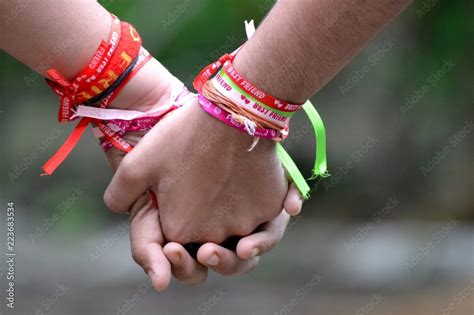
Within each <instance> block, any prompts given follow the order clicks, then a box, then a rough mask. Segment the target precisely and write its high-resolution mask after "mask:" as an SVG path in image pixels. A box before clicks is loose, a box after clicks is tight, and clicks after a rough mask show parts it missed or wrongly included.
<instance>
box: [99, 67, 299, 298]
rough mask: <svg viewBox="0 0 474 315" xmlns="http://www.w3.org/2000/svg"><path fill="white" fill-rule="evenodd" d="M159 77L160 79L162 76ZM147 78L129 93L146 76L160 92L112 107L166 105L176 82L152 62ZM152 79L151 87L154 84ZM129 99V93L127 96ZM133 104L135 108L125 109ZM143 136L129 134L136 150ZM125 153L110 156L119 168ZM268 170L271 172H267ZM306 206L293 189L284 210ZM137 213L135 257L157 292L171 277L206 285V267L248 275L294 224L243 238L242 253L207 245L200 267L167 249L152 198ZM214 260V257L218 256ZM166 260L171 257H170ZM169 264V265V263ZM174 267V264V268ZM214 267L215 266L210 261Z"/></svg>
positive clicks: (277, 222)
mask: <svg viewBox="0 0 474 315" xmlns="http://www.w3.org/2000/svg"><path fill="white" fill-rule="evenodd" d="M158 73H159V74H160V75H157V74H158ZM140 74H141V75H142V78H139V77H137V79H136V80H135V79H134V80H132V81H131V82H130V83H129V85H128V86H127V88H129V87H133V88H137V87H140V88H142V87H143V86H141V85H140V84H137V81H143V80H142V79H145V78H146V77H149V76H150V75H153V79H154V80H158V82H156V81H155V84H157V85H159V88H153V89H152V93H147V94H145V95H144V96H143V95H141V96H140V97H139V99H137V98H136V97H135V98H134V97H131V98H130V97H128V99H127V96H125V97H122V98H121V99H120V101H119V99H117V102H115V103H114V104H112V106H113V107H119V108H129V109H135V110H143V111H144V110H146V109H148V108H149V106H150V105H153V102H155V103H156V102H161V101H162V100H163V99H166V97H167V96H168V94H167V92H168V90H169V88H168V87H169V86H171V82H172V81H173V80H175V79H174V77H172V76H171V74H169V72H167V71H166V70H165V69H164V68H162V67H161V66H160V65H159V63H157V62H156V63H153V64H152V66H149V67H147V68H144V69H143V70H142V71H141V72H140V73H139V75H140ZM150 81H151V80H149V78H148V79H147V80H146V82H150ZM126 95H128V96H130V94H126ZM127 103H133V105H126V106H125V104H127ZM144 105H146V106H144ZM142 136H143V133H128V134H127V135H126V139H127V141H128V142H130V143H131V144H132V145H134V144H136V143H137V142H138V141H139V140H140V138H141V137H142ZM123 156H124V154H123V153H122V152H121V151H118V150H116V149H111V150H109V151H108V152H107V157H108V160H109V162H110V164H111V165H112V167H113V168H114V169H116V168H117V167H118V166H119V164H120V162H121V160H122V158H123ZM264 170H265V171H269V168H268V167H265V168H264ZM301 205H302V200H301V198H300V197H299V193H298V191H297V190H296V189H295V188H294V186H293V185H292V187H291V188H290V190H289V192H288V195H287V198H286V201H285V207H286V208H287V209H288V210H287V211H288V212H290V213H292V214H297V213H298V212H299V211H300V209H301ZM130 210H131V211H132V213H137V214H136V216H135V217H134V219H133V220H132V222H131V230H130V233H131V234H130V235H131V244H132V253H133V256H134V258H135V260H136V261H137V262H138V263H139V264H140V265H141V266H142V267H143V268H144V270H145V271H146V272H147V273H148V274H149V275H150V276H151V279H152V281H153V284H154V286H155V287H156V288H157V289H159V290H160V289H164V288H166V287H167V285H168V283H169V281H170V275H171V272H172V273H173V275H174V276H175V277H176V278H177V279H178V280H180V281H182V282H185V283H199V282H202V281H204V280H205V278H206V276H207V268H206V267H204V266H203V265H207V266H210V267H211V268H212V269H214V270H215V271H216V272H219V273H221V274H227V275H229V274H237V273H243V272H247V271H249V270H251V269H252V268H254V267H255V266H256V264H257V262H258V257H259V255H261V254H263V253H265V252H267V251H268V250H270V249H271V248H272V247H273V246H274V245H275V244H276V243H277V242H278V241H279V240H280V239H281V237H282V236H283V233H284V230H285V228H286V225H287V223H288V220H289V215H288V214H287V213H285V212H284V211H282V212H281V214H280V215H279V216H278V217H277V218H275V219H274V220H272V221H270V222H268V223H266V224H264V225H262V226H261V227H259V229H258V231H256V233H254V234H252V235H250V236H247V237H244V238H242V239H241V240H240V241H239V243H238V245H237V251H236V252H234V251H230V250H228V249H225V248H223V247H222V246H219V245H217V244H214V243H206V244H205V245H203V246H202V247H201V248H200V249H199V251H198V254H197V256H198V259H199V262H201V263H202V264H200V263H198V262H197V261H196V260H194V259H193V258H192V257H191V256H190V255H189V253H188V252H187V251H186V250H185V249H184V247H183V246H182V245H181V244H179V243H175V242H170V243H168V244H166V245H165V246H164V247H163V245H164V242H165V240H164V237H163V235H162V233H161V227H160V224H159V221H158V219H159V213H158V210H157V209H154V208H153V206H152V205H151V203H149V198H148V197H147V196H145V195H143V196H142V197H140V198H139V200H138V201H137V202H136V203H134V204H133V206H132V207H131V209H130ZM214 255H215V256H214ZM165 257H166V258H165ZM212 257H218V260H219V263H218V264H217V265H213V264H209V263H208V262H209V260H211V258H212ZM168 261H169V262H168ZM170 262H171V264H170ZM211 263H213V262H212V261H211Z"/></svg>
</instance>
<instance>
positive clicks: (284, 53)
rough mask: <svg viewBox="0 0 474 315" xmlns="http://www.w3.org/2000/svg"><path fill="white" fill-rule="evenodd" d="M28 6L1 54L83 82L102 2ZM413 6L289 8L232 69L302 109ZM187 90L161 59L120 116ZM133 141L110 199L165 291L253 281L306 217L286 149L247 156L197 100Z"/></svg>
mask: <svg viewBox="0 0 474 315" xmlns="http://www.w3.org/2000/svg"><path fill="white" fill-rule="evenodd" d="M20 2H23V1H20V0H17V1H13V0H12V1H0V12H1V13H2V15H3V17H4V18H3V19H1V20H0V44H1V48H2V49H3V50H5V51H6V52H8V53H9V54H10V55H12V56H13V57H15V58H16V59H18V60H20V61H21V62H22V63H24V64H25V65H27V66H29V67H30V68H32V69H35V70H36V71H37V72H39V73H41V74H43V75H44V74H45V73H44V72H45V70H47V68H54V69H57V70H58V71H59V72H60V73H61V74H62V75H63V76H64V77H65V78H66V79H71V78H74V77H75V75H76V74H77V72H78V71H80V69H83V68H84V67H85V66H86V65H87V63H88V61H89V60H90V58H91V56H92V55H93V54H94V51H95V50H96V49H97V45H98V43H100V42H101V41H102V40H104V39H105V38H107V34H108V33H109V30H110V28H111V25H110V13H109V12H107V10H106V9H104V8H103V7H102V6H101V5H100V4H99V3H98V2H97V1H96V0H82V1H68V0H56V1H54V3H53V2H51V1H47V0H37V1H30V2H28V3H27V4H26V5H25V4H23V3H20ZM411 2H412V0H381V1H375V2H370V1H353V0H347V1H346V0H344V1H333V0H317V1H315V0H298V1H295V0H279V1H277V2H276V4H275V6H274V7H273V8H272V9H271V11H270V13H269V14H268V15H267V17H266V18H265V19H264V21H263V22H262V23H261V24H260V25H259V28H258V29H257V32H256V33H255V35H254V36H253V37H252V39H251V40H249V41H248V42H247V43H245V45H244V46H243V48H242V49H241V50H240V51H239V53H238V55H237V57H236V59H235V60H234V63H233V66H234V68H235V69H236V70H237V71H238V72H239V73H241V74H242V75H243V76H244V77H245V78H246V79H247V80H248V81H249V82H251V83H252V84H253V85H255V86H257V87H258V88H260V89H261V90H263V91H265V92H267V93H269V94H271V95H273V96H275V97H277V98H278V99H280V100H286V101H288V102H292V103H293V104H302V103H304V102H305V101H306V100H307V99H309V98H310V97H311V95H313V94H314V93H316V92H317V91H318V90H319V89H321V87H322V86H324V84H325V83H326V82H328V81H329V80H330V79H331V78H332V77H333V76H335V75H336V74H337V73H338V72H339V71H340V70H341V69H342V68H343V67H344V66H345V65H346V64H347V63H348V62H349V61H350V59H351V58H352V57H353V56H354V55H355V54H356V53H357V52H358V51H360V49H361V48H362V47H364V45H365V44H367V42H369V40H370V39H372V38H373V36H375V35H376V34H377V32H378V31H380V30H381V29H382V28H383V27H384V26H385V25H386V24H387V23H388V22H389V21H390V20H391V19H392V18H393V17H395V16H396V15H398V14H399V13H400V12H402V11H403V10H404V9H405V8H406V7H407V6H408V5H409V4H410V3H411ZM19 8H21V12H20V13H21V14H19V13H18V10H19ZM45 60H47V62H46V64H47V68H44V63H45ZM176 82H177V79H176V78H175V77H174V76H172V75H171V74H170V73H169V72H168V71H167V70H166V69H165V68H164V67H163V66H162V65H161V64H160V63H159V62H158V61H157V60H156V59H152V60H151V61H150V62H148V63H147V64H146V65H145V66H144V67H143V68H142V69H141V70H140V71H139V72H138V73H137V75H136V76H135V77H134V78H133V79H132V80H131V81H130V82H129V83H128V84H127V85H126V86H125V88H124V89H123V91H122V92H121V93H120V94H119V95H118V97H117V98H116V99H115V100H114V101H113V102H112V103H111V104H110V106H109V107H110V108H120V109H133V110H138V111H147V110H149V109H150V108H153V107H156V106H158V105H162V104H166V102H168V101H169V99H170V96H171V91H172V90H173V88H174V87H175V86H176ZM125 139H126V140H127V141H128V142H130V143H131V144H133V145H135V144H136V147H135V148H134V149H133V150H132V151H131V152H130V153H128V154H127V155H125V154H124V153H122V152H120V151H118V150H116V149H111V150H109V151H107V153H106V155H107V158H108V160H109V162H110V164H111V165H112V167H113V168H114V169H116V173H115V175H114V177H113V178H112V181H111V183H110V185H109V186H108V188H107V190H106V191H105V194H104V200H105V203H106V204H107V206H108V207H109V208H110V209H111V210H113V211H115V212H120V213H128V212H130V214H131V228H130V233H131V248H132V254H133V257H134V259H135V260H136V261H137V263H138V264H139V265H140V266H142V267H143V269H144V270H145V271H146V272H147V274H148V275H149V276H150V278H151V281H152V283H153V285H154V287H155V288H156V289H157V290H163V289H165V288H166V287H167V286H168V285H169V282H170V279H171V275H174V276H175V277H176V278H177V279H178V280H181V281H183V282H186V283H199V282H202V281H204V280H205V279H206V276H207V273H208V268H211V269H213V270H215V271H216V272H218V273H221V274H225V275H231V274H239V273H243V272H246V271H249V270H250V269H252V268H254V267H255V266H256V265H257V263H258V259H259V257H260V255H262V254H264V253H265V252H267V251H269V250H270V249H271V248H272V247H273V246H274V245H275V244H276V243H278V241H279V240H280V239H281V238H282V236H283V233H284V230H285V227H286V225H287V224H288V221H289V218H290V216H291V215H296V214H298V213H299V212H300V210H301V207H302V199H301V197H300V195H299V192H298V191H297V190H296V188H295V187H294V186H293V185H289V184H288V179H287V176H286V174H285V171H284V170H283V168H282V165H281V163H280V161H279V159H278V157H277V154H276V149H275V144H274V143H272V142H270V141H268V140H264V139H261V140H260V143H259V144H258V145H257V146H256V147H255V148H254V149H253V150H252V151H251V152H247V148H248V147H249V146H250V144H251V143H252V138H251V137H250V136H249V135H247V134H245V133H242V132H240V131H238V130H236V129H234V128H231V127H229V126H226V125H225V124H223V123H222V122H220V121H218V120H217V119H215V118H213V117H211V116H210V115H208V114H207V113H206V112H204V111H203V110H202V109H201V108H200V107H199V105H198V101H197V99H196V98H190V99H189V101H188V102H186V104H185V105H184V106H183V107H181V108H179V109H177V110H175V111H174V112H172V113H171V114H170V115H168V116H167V117H165V118H164V119H163V120H161V121H160V122H159V123H158V124H157V125H156V126H155V127H154V128H153V129H151V130H150V131H149V132H148V133H146V134H144V133H143V132H142V133H140V132H129V133H127V134H126V135H125ZM150 190H151V191H153V192H154V194H155V195H156V196H157V199H158V205H159V206H158V208H159V209H157V208H156V207H154V206H153V203H152V202H151V201H150V196H149V191H150ZM233 236H237V237H242V238H240V240H238V242H237V244H236V246H234V247H235V250H230V249H228V248H225V247H223V246H221V245H219V244H222V243H223V242H224V243H225V241H226V240H228V238H229V237H233ZM189 243H194V244H200V245H201V246H200V247H199V248H198V250H197V254H196V259H193V258H192V257H191V255H190V254H189V253H188V251H187V250H186V249H185V247H184V245H186V244H189Z"/></svg>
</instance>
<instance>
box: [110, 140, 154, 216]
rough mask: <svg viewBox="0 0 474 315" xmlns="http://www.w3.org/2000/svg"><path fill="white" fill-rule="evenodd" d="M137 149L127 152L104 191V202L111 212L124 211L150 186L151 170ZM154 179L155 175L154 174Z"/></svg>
mask: <svg viewBox="0 0 474 315" xmlns="http://www.w3.org/2000/svg"><path fill="white" fill-rule="evenodd" d="M139 153H140V152H139V150H137V149H134V150H133V151H132V152H130V153H128V154H127V155H126V156H125V157H124V158H123V160H122V162H121V163H120V165H119V167H118V169H117V172H116V173H115V175H114V177H113V178H112V180H111V181H110V184H109V186H108V187H107V189H106V190H105V193H104V202H105V204H106V205H107V207H108V208H109V209H110V210H112V211H113V212H118V213H124V212H128V211H129V210H130V207H131V206H132V204H133V203H134V202H135V201H136V200H137V199H138V198H139V197H140V196H141V195H143V194H144V193H146V191H147V190H148V188H149V187H150V186H151V183H150V182H149V181H148V179H149V178H150V176H149V174H150V173H151V170H149V169H148V167H147V166H148V165H149V163H146V161H143V157H141V156H140V154H139ZM154 177H155V179H156V177H157V176H154Z"/></svg>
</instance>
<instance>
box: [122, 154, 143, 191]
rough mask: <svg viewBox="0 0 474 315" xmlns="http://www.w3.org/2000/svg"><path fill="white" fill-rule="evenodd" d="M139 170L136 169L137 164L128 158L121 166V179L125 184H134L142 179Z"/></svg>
mask: <svg viewBox="0 0 474 315" xmlns="http://www.w3.org/2000/svg"><path fill="white" fill-rule="evenodd" d="M138 170H139V168H137V167H135V162H134V161H133V159H131V158H130V157H129V156H126V157H125V158H124V159H123V160H122V163H121V164H120V177H121V179H122V180H123V181H124V182H125V183H131V184H133V183H134V182H136V181H137V180H138V179H140V173H139V172H138Z"/></svg>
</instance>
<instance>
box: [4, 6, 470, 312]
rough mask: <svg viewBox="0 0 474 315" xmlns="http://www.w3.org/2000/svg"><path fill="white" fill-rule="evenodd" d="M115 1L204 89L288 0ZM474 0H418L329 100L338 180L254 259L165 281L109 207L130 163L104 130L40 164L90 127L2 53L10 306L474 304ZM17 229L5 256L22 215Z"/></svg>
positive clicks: (295, 146)
mask: <svg viewBox="0 0 474 315" xmlns="http://www.w3.org/2000/svg"><path fill="white" fill-rule="evenodd" d="M295 1H296V0H295ZM100 2H101V3H102V4H103V5H104V6H106V7H107V8H108V9H109V10H110V11H111V12H113V13H115V14H116V15H118V16H119V17H120V18H121V19H123V20H127V21H129V22H131V23H133V24H134V25H135V26H136V27H137V28H138V30H139V31H140V33H141V35H142V37H143V39H144V45H145V46H146V47H147V48H148V49H149V50H150V51H151V52H152V53H153V55H154V56H155V57H156V58H157V59H158V60H160V61H161V62H162V63H163V64H164V65H165V66H166V67H168V68H169V69H170V70H171V72H173V73H174V74H175V75H177V76H178V77H179V78H181V79H182V80H183V81H185V82H186V83H187V84H188V85H189V84H190V83H191V81H192V78H193V77H194V75H196V74H197V72H198V71H199V70H200V69H201V68H202V67H203V66H205V65H207V64H208V63H210V62H211V61H213V60H215V59H216V58H217V57H219V56H220V55H221V54H222V53H224V52H227V51H232V50H233V49H234V48H236V47H237V46H239V45H240V44H241V43H242V42H243V40H244V36H245V33H244V27H243V21H244V20H245V19H252V18H253V19H255V20H256V23H257V24H258V23H259V22H260V21H261V20H262V18H263V17H264V15H265V14H266V13H267V12H268V10H269V9H270V8H271V6H272V5H273V1H271V0H260V1H250V0H245V1H242V0H240V1H237V0H225V1H224V0H202V1H191V0H177V1H172V0H161V1H151V0H146V1H145V0H143V1H131V0H115V1H114V0H109V1H100ZM473 9H474V3H473V2H471V1H461V0H455V1H438V0H420V1H416V2H415V3H414V4H413V5H412V6H411V7H410V8H409V9H408V10H407V11H405V12H404V13H403V14H402V15H401V16H400V17H399V18H397V19H396V20H395V21H394V22H393V23H391V24H390V25H389V26H388V27H387V28H386V29H385V30H384V31H383V32H381V33H380V34H379V35H378V36H377V37H376V38H375V39H374V40H373V41H371V42H370V44H369V45H368V46H367V47H366V48H365V49H364V50H363V51H362V52H361V53H360V54H359V55H358V56H357V57H356V58H355V59H354V60H353V61H352V62H351V63H350V64H349V65H348V66H347V67H346V68H345V69H344V70H343V71H342V72H341V73H339V74H338V75H337V77H336V78H334V79H333V80H332V81H331V82H330V83H329V84H328V85H327V86H326V87H324V88H323V89H322V90H321V91H320V92H319V93H318V94H317V95H315V96H314V97H313V99H312V100H313V102H314V103H315V104H316V106H317V109H318V111H319V112H320V114H321V116H322V117H323V119H324V121H325V124H326V128H327V133H328V158H329V168H330V171H331V173H332V177H330V178H329V179H327V180H326V181H324V182H319V183H312V185H313V193H312V196H313V197H312V199H311V200H310V201H309V202H307V203H306V204H305V206H304V210H303V212H302V215H301V216H300V217H297V218H296V219H294V220H293V221H292V222H291V223H290V227H289V229H288V231H287V234H286V236H285V238H284V239H283V240H282V242H281V243H280V244H279V245H278V247H277V248H275V249H274V250H273V251H272V252H271V253H270V254H267V255H265V257H264V258H263V259H262V261H261V263H260V265H259V267H258V268H257V269H256V270H255V271H254V272H252V273H250V274H248V275H243V276H238V277H230V278H227V277H222V276H218V275H215V274H211V275H210V277H209V280H208V281H207V282H206V283H205V284H204V285H201V286H198V287H186V286H183V285H181V284H178V283H176V282H175V283H173V284H172V286H171V288H170V289H169V290H168V291H166V292H164V293H161V294H158V293H155V292H153V290H151V288H150V285H149V283H148V281H147V279H146V277H145V274H144V273H143V272H142V271H141V270H140V269H139V268H138V267H137V266H136V265H135V264H134V263H133V261H132V258H131V255H130V250H129V240H128V225H127V220H126V218H125V217H123V216H118V215H114V214H112V213H110V212H108V211H107V210H106V208H105V206H104V204H103V202H102V192H103V190H104V188H105V187H106V185H107V183H108V181H109V180H110V178H111V176H112V172H111V170H110V169H109V167H108V165H107V163H106V161H105V159H104V157H103V153H102V152H101V150H100V148H99V146H98V145H97V144H96V141H95V140H94V139H93V137H92V134H91V132H89V134H88V136H86V137H84V138H83V139H82V140H81V142H80V144H79V146H78V147H77V148H76V149H75V150H74V152H73V154H71V156H70V157H69V158H68V160H67V161H66V162H65V163H64V164H63V165H62V167H61V168H60V169H59V170H58V171H57V172H56V174H55V175H54V176H52V177H40V176H39V174H40V173H41V165H42V163H43V162H44V161H46V160H47V159H48V158H49V157H50V155H51V154H52V153H53V152H55V150H56V149H57V148H58V147H59V145H60V144H61V143H62V142H63V140H64V139H65V138H66V137H67V135H68V134H69V132H70V131H71V130H72V127H73V126H72V125H71V126H69V125H68V126H65V125H61V126H59V125H57V123H56V110H57V98H56V97H55V95H53V93H52V92H51V91H50V90H49V89H48V88H47V86H46V84H45V83H44V81H43V80H42V79H41V78H40V77H39V76H38V75H37V74H36V73H34V72H32V71H31V70H30V69H28V68H26V67H25V66H23V65H21V64H20V63H18V62H17V61H15V60H14V59H12V58H11V57H9V56H8V55H7V54H5V53H3V52H2V53H0V69H1V71H0V104H1V107H0V137H1V138H0V139H1V143H2V149H1V150H2V151H1V152H2V154H1V155H2V158H1V160H0V161H1V162H0V170H1V174H2V176H1V178H0V183H1V192H0V200H1V201H2V203H1V204H2V209H3V210H2V212H1V213H2V222H5V221H6V207H7V206H6V204H7V202H10V201H13V202H14V203H15V210H16V212H15V216H16V251H17V258H16V260H17V264H16V308H15V310H13V311H11V310H7V309H6V308H5V304H6V302H5V300H4V297H5V294H6V293H5V291H4V288H6V279H5V274H6V272H7V267H6V264H5V259H4V258H3V257H2V259H1V261H0V267H1V268H0V274H1V279H2V282H1V283H2V294H1V296H2V303H1V307H0V310H1V311H0V313H1V314H160V315H165V314H357V315H359V314H365V315H368V314H397V315H398V314H414V315H417V314H442V315H445V314H459V315H461V314H466V315H468V314H474V269H473V268H474V225H473V219H474V211H473V210H474V198H473V193H474V189H473V187H474V163H473V158H474V142H473V134H474V132H473V129H474V115H473V114H474V107H473V99H474V98H473V96H474V92H473V91H474V89H473V88H474V84H473V82H474V81H473V77H472V71H473V69H474V58H473V51H474V40H473V39H474V19H473V18H472V16H473V14H474V10H473ZM0 13H2V12H0ZM2 14H4V13H2ZM334 18H336V21H337V14H335V16H334V17H328V20H327V21H322V23H331V19H334ZM313 141H314V140H313V138H312V135H311V130H310V129H309V123H308V122H307V120H305V117H304V115H303V114H301V115H299V116H298V117H297V118H296V119H295V120H294V122H293V124H292V134H291V137H290V138H289V139H288V140H287V141H286V144H285V146H286V147H287V148H288V149H289V151H290V152H291V153H292V155H293V156H294V158H295V160H296V162H297V164H298V165H300V166H301V167H302V169H303V170H305V171H306V173H307V174H309V170H310V167H311V161H312V158H313V155H312V154H313V152H314V151H313V146H314V142H313ZM0 233H1V235H2V236H1V240H2V242H1V243H0V248H1V249H2V253H3V252H5V250H6V223H2V224H0ZM2 256H4V255H2Z"/></svg>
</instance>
